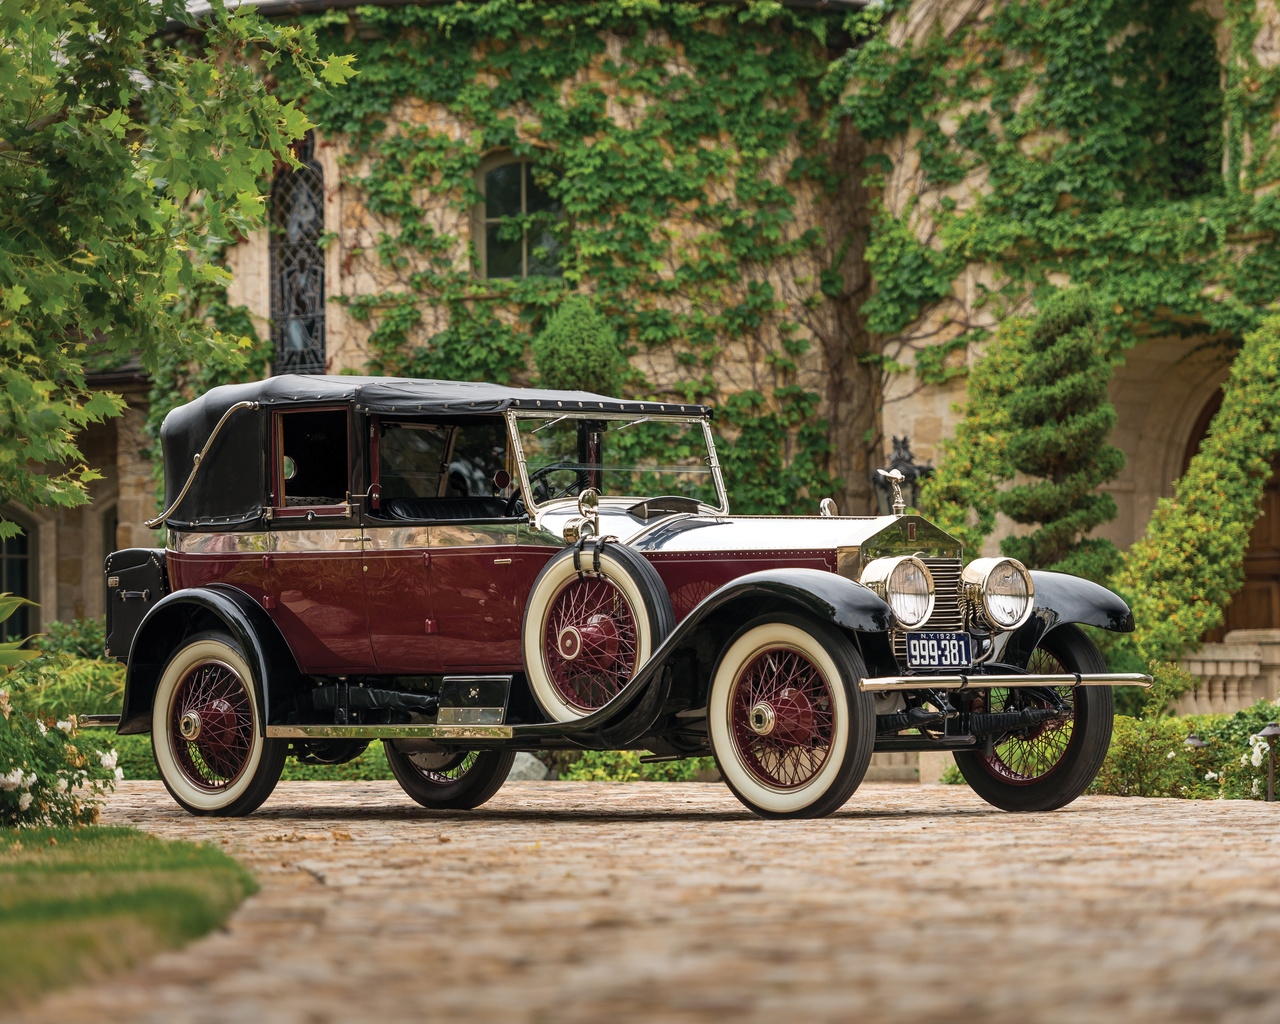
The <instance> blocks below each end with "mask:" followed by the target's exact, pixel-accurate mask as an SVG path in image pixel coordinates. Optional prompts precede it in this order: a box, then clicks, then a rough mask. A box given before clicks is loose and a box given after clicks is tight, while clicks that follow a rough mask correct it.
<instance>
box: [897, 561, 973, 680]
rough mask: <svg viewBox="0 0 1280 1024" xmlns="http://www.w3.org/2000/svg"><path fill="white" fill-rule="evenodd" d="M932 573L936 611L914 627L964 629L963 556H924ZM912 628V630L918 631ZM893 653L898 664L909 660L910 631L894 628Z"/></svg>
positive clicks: (903, 664) (957, 630) (943, 630)
mask: <svg viewBox="0 0 1280 1024" xmlns="http://www.w3.org/2000/svg"><path fill="white" fill-rule="evenodd" d="M920 561H922V562H924V564H925V565H927V566H928V567H929V572H930V573H931V574H932V575H933V614H932V615H930V616H929V618H928V619H927V620H926V621H925V622H923V623H922V624H921V625H919V626H916V627H915V630H931V631H934V632H938V633H960V632H963V631H964V613H963V612H962V611H961V610H960V559H958V558H921V559H920ZM915 630H913V632H914V631H915ZM893 654H894V657H896V658H897V659H898V664H899V665H901V666H903V667H905V666H906V664H907V635H906V633H903V632H901V631H899V630H894V635H893Z"/></svg>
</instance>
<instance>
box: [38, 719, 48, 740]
mask: <svg viewBox="0 0 1280 1024" xmlns="http://www.w3.org/2000/svg"><path fill="white" fill-rule="evenodd" d="M36 726H37V727H38V728H39V730H40V735H41V736H44V735H45V734H46V733H48V731H49V730H48V729H47V728H45V724H44V722H42V721H40V719H38V718H37V719H36Z"/></svg>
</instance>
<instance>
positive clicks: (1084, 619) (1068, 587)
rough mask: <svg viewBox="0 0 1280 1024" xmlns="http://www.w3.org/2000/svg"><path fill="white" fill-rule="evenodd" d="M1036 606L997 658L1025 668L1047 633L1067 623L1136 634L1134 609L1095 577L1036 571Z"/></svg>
mask: <svg viewBox="0 0 1280 1024" xmlns="http://www.w3.org/2000/svg"><path fill="white" fill-rule="evenodd" d="M1031 581H1032V583H1033V584H1034V586H1035V590H1036V596H1035V605H1034V609H1033V611H1032V612H1031V618H1029V619H1028V620H1027V621H1026V622H1025V623H1024V624H1023V625H1021V626H1019V627H1018V628H1017V629H1016V630H1014V631H1013V632H1012V633H1010V634H1007V635H1008V640H1007V641H1006V642H1005V645H1004V648H1003V649H1002V650H999V651H998V652H997V654H996V657H995V659H994V660H996V661H1000V662H1003V663H1004V664H1006V665H1016V666H1018V667H1019V668H1025V667H1026V666H1027V663H1028V662H1029V661H1030V660H1031V653H1032V652H1033V651H1034V650H1035V649H1036V644H1038V643H1039V642H1040V641H1041V640H1042V639H1043V638H1044V635H1045V634H1046V633H1048V632H1049V631H1050V630H1051V629H1055V628H1057V627H1058V626H1062V625H1065V624H1067V623H1069V622H1070V623H1075V624H1077V625H1081V626H1097V627H1098V628H1099V629H1108V630H1111V632H1113V633H1132V632H1133V628H1134V623H1133V612H1132V611H1131V610H1130V608H1129V606H1128V605H1127V604H1126V603H1125V602H1124V600H1123V599H1122V598H1121V597H1119V596H1118V595H1117V594H1114V593H1112V592H1111V591H1110V590H1108V589H1107V588H1106V587H1102V586H1099V585H1098V584H1097V583H1094V582H1093V581H1091V580H1086V579H1081V578H1080V577H1079V576H1071V575H1068V574H1067V573H1063V572H1043V571H1040V570H1032V572H1031Z"/></svg>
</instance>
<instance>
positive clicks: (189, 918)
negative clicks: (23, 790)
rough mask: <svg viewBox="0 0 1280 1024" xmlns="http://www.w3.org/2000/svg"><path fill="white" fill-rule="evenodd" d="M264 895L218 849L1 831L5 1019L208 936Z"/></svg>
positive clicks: (120, 836) (79, 832)
mask: <svg viewBox="0 0 1280 1024" xmlns="http://www.w3.org/2000/svg"><path fill="white" fill-rule="evenodd" d="M256 889H257V886H256V885H255V884H254V881H253V877H252V876H251V875H250V874H249V872H248V871H246V870H245V869H244V868H243V867H241V866H240V865H239V864H238V863H236V862H235V861H234V860H232V859H231V858H230V857H228V856H227V855H226V854H224V853H222V852H221V851H219V850H216V849H214V848H213V847H211V846H197V845H195V844H193V843H184V842H165V841H163V840H160V839H157V838H155V837H154V836H150V835H147V834H145V833H143V832H139V831H137V830H135V829H131V828H106V827H102V828H79V829H73V828H26V829H12V828H5V829H0V1012H3V1011H6V1010H10V1009H13V1008H14V1007H16V1006H18V1005H20V1004H22V1003H23V1002H26V1001H29V1000H30V999H32V998H34V997H35V996H37V995H39V994H40V993H42V992H46V991H48V990H50V989H55V988H65V987H68V986H71V985H74V984H78V983H83V982H87V981H92V980H94V979H97V978H101V977H104V976H106V975H109V974H113V973H115V972H117V971H121V970H125V969H127V968H129V967H132V966H134V965H136V964H138V963H140V962H141V961H143V960H145V959H146V958H148V957H150V956H152V955H153V954H155V953H158V952H160V951H161V950H165V949H171V948H173V947H175V946H180V945H182V944H183V943H185V942H188V941H190V940H191V939H194V938H196V937H197V936H200V935H203V934H205V933H206V932H208V931H210V930H212V929H213V928H216V927H217V926H218V925H220V924H221V923H222V922H223V921H224V920H226V918H227V915H228V914H230V913H231V911H232V910H234V909H235V908H236V906H238V905H239V903H240V902H241V900H243V899H244V898H245V897H246V896H248V895H249V894H250V893H252V892H254V891H255V890H256Z"/></svg>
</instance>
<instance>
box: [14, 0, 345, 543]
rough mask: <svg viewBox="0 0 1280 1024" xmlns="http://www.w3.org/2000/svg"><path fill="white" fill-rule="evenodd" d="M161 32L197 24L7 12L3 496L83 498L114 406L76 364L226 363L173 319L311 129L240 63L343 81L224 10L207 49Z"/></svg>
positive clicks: (73, 7) (68, 8)
mask: <svg viewBox="0 0 1280 1024" xmlns="http://www.w3.org/2000/svg"><path fill="white" fill-rule="evenodd" d="M168 19H179V20H182V21H189V20H190V17H189V16H188V15H187V14H186V12H185V8H184V5H183V3H181V2H180V0H161V2H156V0H117V2H112V3H103V2H95V3H84V2H75V3H68V2H65V0H0V197H3V202H0V353H2V357H0V384H2V387H0V502H17V503H21V504H25V505H28V506H33V505H55V506H72V505H77V504H82V503H83V502H84V501H85V500H86V496H85V491H84V485H85V483H86V481H88V480H90V479H92V478H93V476H94V474H92V473H91V472H90V471H89V470H88V469H87V468H86V467H85V465H84V460H83V456H82V454H81V452H80V450H79V449H78V448H77V446H76V443H75V440H74V434H75V432H76V431H77V430H79V429H80V428H82V427H84V426H85V425H86V424H88V423H91V422H95V421H99V420H101V419H103V418H104V417H107V416H111V415H113V414H115V413H117V412H119V411H120V409H121V408H122V404H121V401H120V399H119V398H118V397H116V396H113V395H110V394H108V393H105V392H96V393H90V392H89V391H88V390H87V388H86V386H85V373H86V369H87V368H90V367H91V366H92V365H95V364H100V363H102V362H104V361H105V362H107V363H109V362H111V361H113V360H119V359H121V358H122V357H125V356H127V355H128V354H129V353H130V352H131V351H136V352H138V353H139V354H140V355H141V358H142V362H143V365H144V367H146V368H147V369H148V370H155V369H156V367H157V365H158V363H159V361H160V359H161V358H162V356H163V354H164V353H172V352H181V353H183V354H184V356H185V358H187V359H191V360H197V361H204V360H208V359H210V358H216V357H217V355H218V354H219V353H225V352H227V351H233V350H234V348H235V346H236V343H235V342H234V341H232V340H230V339H227V338H224V337H222V336H221V335H219V334H218V333H217V332H216V331H214V330H211V329H210V328H209V327H208V326H207V325H206V324H205V323H204V322H203V321H202V320H199V319H196V320H191V319H186V318H184V317H183V316H182V315H181V314H180V313H179V312H176V311H174V310H173V309H172V308H171V307H172V306H173V305H174V303H175V300H176V298H177V297H178V295H179V294H180V293H182V292H184V291H195V290H198V289H200V288H201V287H203V286H207V285H209V284H211V283H216V282H218V281H222V280H225V278H226V272H225V271H224V270H222V269H221V268H219V267H218V266H217V265H216V264H214V263H213V262H211V261H209V260H207V259H204V258H202V257H203V254H204V253H205V251H206V250H207V248H208V245H209V240H210V239H215V238H216V239H231V238H234V237H235V236H236V234H237V232H239V231H241V230H243V229H244V228H245V227H246V226H248V225H250V224H252V223H253V222H255V221H256V220H257V219H258V218H259V216H260V212H261V202H260V198H261V197H260V195H259V188H258V181H259V179H260V178H261V177H262V176H263V175H265V174H266V173H267V172H269V171H270V169H271V167H272V166H273V164H274V163H275V161H276V160H278V159H289V156H288V143H289V141H290V140H291V139H293V138H296V137H297V136H299V135H300V134H301V133H302V132H303V131H304V130H305V129H306V128H307V126H308V122H307V120H306V118H305V117H304V115H303V114H302V112H301V110H299V109H298V107H297V106H296V105H295V104H294V103H289V102H282V101H280V100H278V99H276V98H274V97H273V96H271V95H269V94H268V93H267V91H266V89H265V87H264V85H263V82H262V75H261V70H260V68H259V67H255V66H254V64H253V62H251V61H249V60H246V59H245V58H246V57H247V56H249V55H250V54H255V55H257V56H258V57H259V58H260V59H261V61H262V62H263V63H264V64H265V65H266V66H267V67H269V68H270V67H276V68H278V67H279V66H280V63H281V62H282V61H283V62H284V63H286V64H287V65H288V66H289V67H290V71H291V73H292V74H293V75H294V76H295V77H296V78H297V79H298V80H299V81H301V82H304V83H307V85H308V87H309V88H314V87H318V86H319V85H320V78H321V77H323V78H324V79H326V80H327V81H330V82H332V83H335V84H336V83H340V82H342V81H344V80H345V79H346V78H348V77H349V76H350V71H349V70H348V68H347V60H346V59H345V58H333V59H331V60H329V61H327V62H326V61H321V60H319V59H318V58H317V57H316V54H315V46H314V42H313V40H312V38H311V36H310V33H309V32H308V31H306V30H305V29H300V28H297V27H290V26H278V25H272V24H268V23H265V22H263V21H261V20H259V19H258V18H257V17H256V16H254V15H253V14H251V13H248V12H245V13H237V14H235V15H229V14H228V13H227V12H226V10H225V8H224V6H223V4H222V2H221V0H215V2H214V10H213V11H212V13H211V14H210V15H209V17H208V20H207V23H206V25H205V28H206V31H205V32H204V33H203V34H201V35H200V36H199V39H200V42H199V43H185V42H184V43H169V42H166V41H164V40H165V38H166V37H165V36H164V35H163V33H164V30H165V27H166V23H167V20H168ZM169 38H172V37H169ZM33 465H35V466H38V468H33ZM16 530H17V527H16V526H15V525H14V524H12V523H8V522H3V521H0V536H11V535H13V534H14V533H15V532H16Z"/></svg>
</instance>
